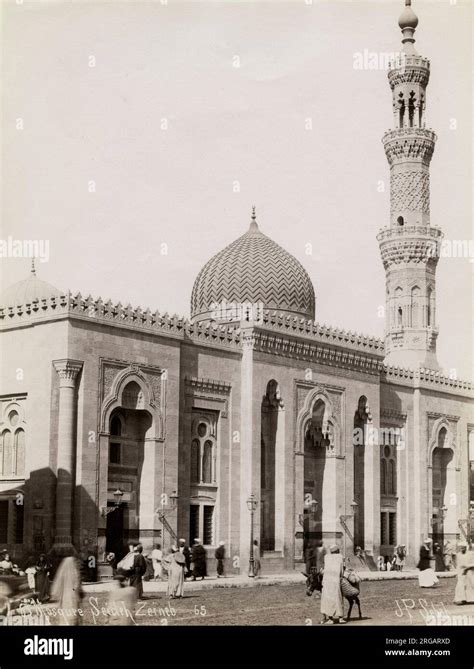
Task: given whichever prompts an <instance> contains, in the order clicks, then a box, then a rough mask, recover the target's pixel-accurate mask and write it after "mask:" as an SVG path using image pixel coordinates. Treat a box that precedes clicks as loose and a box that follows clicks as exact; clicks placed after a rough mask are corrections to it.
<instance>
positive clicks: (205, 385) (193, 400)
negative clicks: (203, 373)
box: [185, 377, 232, 418]
mask: <svg viewBox="0 0 474 669" xmlns="http://www.w3.org/2000/svg"><path fill="white" fill-rule="evenodd" d="M185 384H186V390H185V396H186V409H187V410H188V411H189V410H191V409H192V408H193V407H194V406H197V405H198V404H199V403H201V405H202V408H209V409H214V410H218V411H220V414H221V416H222V418H227V417H228V415H229V398H230V392H231V389H232V386H231V384H230V383H227V382H225V381H219V380H216V379H204V378H196V377H186V379H185Z"/></svg>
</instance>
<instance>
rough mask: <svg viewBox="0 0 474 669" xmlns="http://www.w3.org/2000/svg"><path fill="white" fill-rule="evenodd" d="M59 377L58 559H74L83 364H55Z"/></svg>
mask: <svg viewBox="0 0 474 669" xmlns="http://www.w3.org/2000/svg"><path fill="white" fill-rule="evenodd" d="M53 364H54V368H55V369H56V371H57V373H58V375H59V420H58V460H57V481H56V524H55V532H54V544H53V547H52V549H51V552H52V553H55V554H56V555H72V554H74V553H75V549H74V547H73V544H72V511H73V495H74V484H75V474H74V468H75V456H76V418H77V415H76V414H77V405H76V379H77V375H78V373H79V372H80V371H81V369H82V365H83V363H82V362H80V361H78V360H67V359H65V360H54V361H53Z"/></svg>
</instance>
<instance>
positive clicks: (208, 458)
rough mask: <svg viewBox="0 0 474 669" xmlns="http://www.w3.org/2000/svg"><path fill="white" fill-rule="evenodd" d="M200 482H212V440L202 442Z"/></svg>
mask: <svg viewBox="0 0 474 669" xmlns="http://www.w3.org/2000/svg"><path fill="white" fill-rule="evenodd" d="M202 482H203V483H212V442H210V441H209V440H208V441H205V442H204V452H203V455H202Z"/></svg>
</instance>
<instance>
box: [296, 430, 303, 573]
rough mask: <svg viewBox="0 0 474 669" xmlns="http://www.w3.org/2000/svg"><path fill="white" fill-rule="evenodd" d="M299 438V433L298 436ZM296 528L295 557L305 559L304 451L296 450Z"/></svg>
mask: <svg viewBox="0 0 474 669" xmlns="http://www.w3.org/2000/svg"><path fill="white" fill-rule="evenodd" d="M296 438H297V439H298V435H297V436H296ZM294 467H295V474H294V528H295V550H294V559H295V560H302V559H303V557H304V556H303V538H304V536H303V527H302V525H301V524H300V516H302V514H303V511H304V451H302V450H301V451H300V450H297V451H295V457H294Z"/></svg>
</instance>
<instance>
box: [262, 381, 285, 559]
mask: <svg viewBox="0 0 474 669" xmlns="http://www.w3.org/2000/svg"><path fill="white" fill-rule="evenodd" d="M283 411H284V407H283V401H282V399H281V396H280V389H279V387H278V383H277V382H276V381H275V380H274V379H272V380H271V381H269V383H268V384H267V391H266V393H265V395H264V397H263V400H262V407H261V425H262V427H261V441H260V443H261V453H260V472H261V485H260V500H261V507H260V513H261V519H260V545H261V548H262V550H264V551H273V550H275V519H276V514H275V504H276V449H277V441H278V439H279V438H282V437H283V435H282V432H283Z"/></svg>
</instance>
